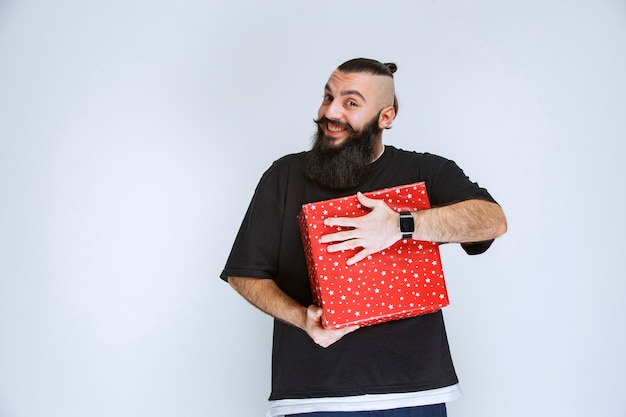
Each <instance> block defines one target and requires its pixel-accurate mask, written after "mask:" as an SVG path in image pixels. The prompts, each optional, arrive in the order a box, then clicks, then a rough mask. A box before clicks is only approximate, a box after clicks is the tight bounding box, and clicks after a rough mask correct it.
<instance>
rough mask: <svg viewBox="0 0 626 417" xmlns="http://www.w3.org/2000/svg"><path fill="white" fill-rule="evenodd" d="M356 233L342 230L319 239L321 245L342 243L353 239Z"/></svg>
mask: <svg viewBox="0 0 626 417" xmlns="http://www.w3.org/2000/svg"><path fill="white" fill-rule="evenodd" d="M355 237H356V232H354V230H344V231H342V232H337V233H329V234H326V235H323V236H322V237H321V238H320V242H321V243H330V242H343V241H345V240H349V239H354V238H355Z"/></svg>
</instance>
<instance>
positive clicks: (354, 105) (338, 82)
mask: <svg viewBox="0 0 626 417" xmlns="http://www.w3.org/2000/svg"><path fill="white" fill-rule="evenodd" d="M390 82H391V83H392V81H391V79H390V78H389V79H387V77H380V76H373V75H371V74H366V73H352V74H345V73H342V72H340V71H335V72H333V73H332V75H331V76H330V78H329V79H328V83H327V84H326V86H325V87H324V98H323V100H322V105H321V106H320V108H319V110H318V112H317V117H318V120H319V121H320V122H321V123H320V128H321V129H322V131H323V132H324V136H325V138H326V142H327V146H328V147H340V146H342V145H343V143H344V142H345V141H346V140H347V139H348V138H349V137H350V135H351V134H353V133H354V132H360V131H362V130H363V129H364V128H365V126H366V125H367V124H368V123H369V122H370V121H371V120H372V119H373V118H375V117H377V115H378V127H379V129H381V130H382V129H383V128H385V127H387V126H388V125H389V124H390V123H391V121H392V120H393V117H395V112H394V111H393V107H392V105H393V92H391V100H390V98H389V94H390V92H389V91H390V90H389V85H390V84H389V83H390ZM391 85H392V84H391ZM388 101H391V102H390V103H387V102H388ZM390 106H391V107H390ZM378 140H379V142H380V147H382V135H380V137H379V138H378Z"/></svg>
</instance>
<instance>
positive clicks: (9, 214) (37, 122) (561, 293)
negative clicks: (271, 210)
mask: <svg viewBox="0 0 626 417" xmlns="http://www.w3.org/2000/svg"><path fill="white" fill-rule="evenodd" d="M625 48H626V5H625V3H624V2H623V1H617V0H616V1H608V0H588V1H584V0H580V1H557V0H548V1H541V0H531V1H518V2H512V1H497V0H482V1H472V2H466V1H461V0H450V1H444V0H440V1H426V0H423V1H406V2H400V1H395V2H394V1H389V2H374V1H341V2H331V1H318V2H291V1H274V2H268V1H253V0H247V1H228V2H227V1H222V2H216V1H210V0H205V1H200V0H181V1H178V2H165V1H159V0H157V1H141V0H111V1H108V2H81V1H78V0H59V1H57V2H44V1H37V0H30V1H29V0H23V1H17V0H5V1H3V2H1V3H0V416H2V417H44V416H45V417H50V416H53V417H56V416H63V417H73V416H77V417H78V416H81V417H84V416H90V417H104V416H107V417H109V416H110V417H113V416H115V417H125V416H133V417H136V416H151V417H160V416H164V417H165V416H167V417H174V416H177V417H178V416H216V415H228V416H246V417H248V416H263V415H264V413H265V407H266V397H267V395H268V393H269V353H270V333H271V320H270V319H269V318H267V317H265V316H263V315H262V314H261V313H259V312H257V311H256V310H255V309H253V308H252V307H250V306H249V305H247V304H246V303H245V302H244V301H243V300H241V299H240V298H239V297H238V296H236V295H235V294H234V293H233V291H232V290H231V289H230V288H229V287H228V286H227V285H226V284H224V283H223V282H221V281H220V280H219V279H218V274H219V273H220V271H221V269H222V267H223V264H224V261H225V259H226V256H227V254H228V251H229V249H230V245H231V243H232V241H233V239H234V235H235V233H236V230H237V228H238V226H239V222H240V220H241V218H242V216H243V212H244V210H245V208H246V206H247V204H248V201H249V199H250V196H251V194H252V191H253V189H254V186H255V185H256V182H257V180H258V178H259V176H260V174H261V173H262V172H263V171H264V170H265V169H266V168H267V167H268V166H269V164H270V163H271V162H272V161H273V160H274V159H276V158H278V157H279V156H281V155H283V154H285V153H287V152H294V151H299V150H302V149H306V148H307V147H308V146H309V140H310V137H311V135H312V133H313V131H314V129H313V123H312V118H313V117H314V116H315V111H316V109H317V106H318V104H319V101H320V98H321V93H322V87H323V85H324V83H325V81H326V79H327V77H328V75H329V74H330V72H331V71H332V69H333V68H334V67H335V66H336V65H338V64H339V63H341V62H343V61H344V60H346V59H349V58H352V57H357V56H367V57H373V58H376V59H380V60H383V61H394V62H396V63H397V64H398V66H399V70H398V73H397V74H396V80H397V89H398V95H399V99H400V106H401V108H400V114H399V118H398V120H397V121H396V123H395V127H394V128H393V129H392V130H391V131H389V132H386V133H385V138H386V142H387V143H392V144H395V145H397V146H399V147H402V148H405V149H415V150H420V151H422V150H425V151H430V152H434V153H439V154H442V155H444V156H447V157H449V158H452V159H454V160H456V161H457V162H458V163H459V165H461V166H462V167H463V168H464V169H465V171H466V173H468V174H469V175H470V176H471V177H472V178H473V179H474V180H477V181H479V182H480V183H481V184H482V185H484V186H486V187H487V188H488V189H489V190H490V191H491V192H492V194H493V195H494V196H495V197H496V198H497V199H498V200H499V202H500V203H501V204H502V205H503V207H504V209H505V211H506V213H507V215H508V219H509V232H508V234H507V235H506V236H505V237H503V238H502V239H500V240H499V241H498V242H496V244H495V245H494V246H493V248H492V249H491V250H490V251H489V252H488V253H487V254H485V255H482V256H480V257H468V256H464V255H462V254H461V252H460V249H459V248H458V247H455V246H447V247H445V248H444V249H443V256H444V268H445V269H446V273H447V277H448V284H449V286H450V295H451V299H452V305H451V306H450V307H448V308H447V309H446V312H445V314H446V318H447V323H448V328H449V333H450V340H451V344H452V349H453V355H454V358H455V362H456V365H457V370H458V373H459V375H460V378H461V382H462V386H463V389H464V392H465V397H464V399H462V400H461V401H458V402H455V403H453V404H450V406H449V414H450V416H464V417H478V416H481V417H483V416H508V417H518V416H519V417H522V416H524V417H525V416H529V415H532V416H561V415H562V416H570V417H577V416H581V417H582V416H588V415H598V416H612V417H621V416H624V415H626V400H625V399H624V398H625V397H624V395H623V382H622V380H623V375H624V373H626V361H625V360H624V352H625V351H626V339H625V337H624V324H623V322H624V315H625V313H626V307H625V305H626V303H625V301H626V300H625V296H626V284H625V280H624V272H623V268H622V264H623V262H622V261H623V256H624V255H623V253H624V243H623V239H622V237H623V236H624V234H625V232H626V230H625V224H626V222H625V221H624V214H623V208H622V205H621V204H620V203H621V201H622V198H621V195H620V194H622V193H623V191H624V179H625V175H624V169H623V166H622V164H623V159H624V156H625V155H624V154H625V152H624V140H625V139H626V123H625V122H624V119H625V118H624V116H625V113H624V112H625V109H626V77H625V76H624V74H626V54H625V53H624V51H625V50H626V49H625Z"/></svg>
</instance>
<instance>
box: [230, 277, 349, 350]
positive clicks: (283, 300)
mask: <svg viewBox="0 0 626 417" xmlns="http://www.w3.org/2000/svg"><path fill="white" fill-rule="evenodd" d="M228 283H229V284H230V285H231V286H232V287H233V288H234V289H235V290H236V291H237V292H238V293H239V294H241V295H242V296H243V297H244V298H245V299H246V300H248V301H249V302H250V303H251V304H252V305H254V306H255V307H257V308H259V309H260V310H261V311H263V312H265V313H267V314H269V315H270V316H272V317H274V318H276V319H278V320H281V321H283V322H285V323H288V324H291V325H292V326H295V327H298V328H300V329H302V330H304V331H305V332H306V333H307V334H308V335H309V336H310V337H311V339H313V341H314V342H315V343H317V344H318V345H320V346H322V347H328V346H330V345H332V344H333V343H335V342H336V341H338V340H339V339H341V338H342V337H343V336H344V335H346V334H348V333H350V332H352V331H354V330H356V329H358V328H359V327H358V326H351V327H345V328H342V329H336V330H331V329H325V328H324V327H323V326H322V309H321V308H320V307H318V306H316V305H310V306H309V307H308V308H307V307H304V306H303V305H300V304H299V303H298V302H296V301H295V300H294V299H292V298H291V297H289V296H288V295H287V294H285V292H283V291H282V290H281V289H280V288H278V285H276V283H275V282H274V281H273V280H271V279H261V278H243V277H228Z"/></svg>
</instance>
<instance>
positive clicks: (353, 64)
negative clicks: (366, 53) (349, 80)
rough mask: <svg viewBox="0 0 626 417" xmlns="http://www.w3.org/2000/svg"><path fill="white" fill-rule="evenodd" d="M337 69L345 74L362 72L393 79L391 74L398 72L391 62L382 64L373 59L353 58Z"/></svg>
mask: <svg viewBox="0 0 626 417" xmlns="http://www.w3.org/2000/svg"><path fill="white" fill-rule="evenodd" d="M337 69H338V70H339V71H341V72H345V73H346V74H350V73H359V72H364V73H367V74H372V75H386V76H388V77H391V78H393V74H394V73H395V72H396V71H397V70H398V66H397V65H396V64H394V63H393V62H389V63H386V64H383V63H382V62H379V61H376V60H375V59H369V58H354V59H351V60H349V61H346V62H344V63H343V64H341V65H339V66H338V67H337Z"/></svg>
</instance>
